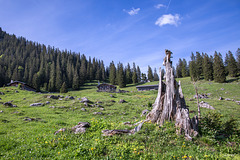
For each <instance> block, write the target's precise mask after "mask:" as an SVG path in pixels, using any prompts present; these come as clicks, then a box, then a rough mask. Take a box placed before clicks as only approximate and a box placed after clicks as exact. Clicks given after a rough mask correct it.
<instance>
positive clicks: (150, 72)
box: [148, 66, 153, 81]
mask: <svg viewBox="0 0 240 160" xmlns="http://www.w3.org/2000/svg"><path fill="white" fill-rule="evenodd" d="M148 80H150V81H153V73H152V68H151V67H150V66H148Z"/></svg>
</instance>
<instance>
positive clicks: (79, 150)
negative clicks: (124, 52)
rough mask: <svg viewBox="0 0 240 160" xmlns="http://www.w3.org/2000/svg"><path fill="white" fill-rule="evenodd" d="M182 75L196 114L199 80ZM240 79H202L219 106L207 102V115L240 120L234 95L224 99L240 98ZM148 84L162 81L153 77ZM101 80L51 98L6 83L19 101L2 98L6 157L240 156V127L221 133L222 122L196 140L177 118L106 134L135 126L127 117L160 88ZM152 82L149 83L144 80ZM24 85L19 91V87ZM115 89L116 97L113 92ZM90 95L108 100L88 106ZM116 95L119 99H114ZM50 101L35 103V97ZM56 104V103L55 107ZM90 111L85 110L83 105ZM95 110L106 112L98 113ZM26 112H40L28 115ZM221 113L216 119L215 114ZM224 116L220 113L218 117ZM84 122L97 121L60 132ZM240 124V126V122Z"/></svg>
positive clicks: (0, 124)
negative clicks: (107, 87) (102, 87)
mask: <svg viewBox="0 0 240 160" xmlns="http://www.w3.org/2000/svg"><path fill="white" fill-rule="evenodd" d="M178 80H180V81H181V84H182V89H183V93H184V96H185V100H186V104H187V105H188V107H189V110H190V113H191V117H192V116H193V115H195V114H197V104H196V100H195V99H193V96H194V94H195V90H194V86H193V84H192V83H191V81H190V78H181V79H178ZM239 81H240V80H239V79H229V80H228V83H223V84H218V83H214V82H207V81H198V82H197V84H196V86H197V87H198V91H199V93H204V94H208V95H209V99H203V101H205V102H208V103H209V104H210V105H212V106H213V107H214V108H215V109H216V110H215V111H209V110H208V109H205V108H201V112H202V117H207V116H209V115H211V116H212V117H213V118H212V117H211V116H210V119H211V118H212V119H213V120H212V121H213V122H214V123H215V122H216V123H218V124H221V125H220V127H224V126H228V125H227V124H228V123H225V122H227V121H229V120H230V119H231V118H234V119H236V123H237V124H236V125H239V124H240V114H239V113H240V105H238V104H237V103H236V102H234V101H226V100H222V101H220V100H218V99H219V97H220V96H221V97H223V98H230V99H234V100H236V101H240V82H239ZM147 84H158V82H151V83H147ZM96 85H97V83H87V84H86V85H85V86H84V87H82V89H81V90H80V91H71V92H68V93H66V94H60V93H54V94H53V95H62V96H65V97H66V96H73V97H75V99H73V100H70V99H65V98H62V100H56V99H48V98H47V95H51V94H52V93H51V94H50V93H45V94H41V93H34V92H28V91H23V90H19V89H18V88H15V87H5V88H0V92H3V93H4V95H0V98H1V100H0V102H1V103H3V102H7V101H13V102H12V103H13V104H14V105H17V107H16V108H13V107H5V106H3V105H2V104H0V111H1V110H2V111H3V112H1V113H0V158H1V159H240V148H239V143H240V140H239V131H237V133H236V130H235V131H234V133H232V134H231V135H230V136H229V137H228V138H216V131H215V129H216V128H214V127H213V128H212V129H211V128H210V129H209V128H207V130H206V128H205V130H204V129H203V131H202V132H203V133H202V135H201V136H199V137H197V138H194V140H193V141H186V140H185V138H184V137H183V136H177V135H176V134H175V128H174V124H173V123H171V122H167V123H166V124H165V125H164V126H162V127H160V128H159V127H158V126H157V125H156V124H151V123H145V124H144V125H143V128H142V130H141V131H140V132H137V133H136V134H134V135H122V136H112V137H105V136H102V133H101V131H102V130H104V129H126V128H127V129H132V128H133V127H130V126H126V125H124V124H123V122H127V121H129V122H131V123H135V122H139V121H141V120H144V119H145V117H144V116H143V117H141V113H142V111H143V110H144V109H148V110H151V108H152V107H151V104H152V103H154V101H155V98H156V96H157V91H144V92H138V91H137V90H136V85H129V86H127V87H126V88H124V90H127V91H130V92H128V93H104V92H102V93H99V92H96V90H97V88H96ZM144 85H146V84H144ZM16 90H18V91H19V93H16V92H15V91H16ZM110 94H112V95H113V97H110ZM82 97H87V98H88V99H89V100H90V101H91V104H96V102H98V101H101V102H103V103H102V104H100V105H102V107H103V108H104V110H103V111H102V110H100V108H99V107H91V106H88V107H86V106H84V104H83V103H80V102H79V101H80V100H78V98H82ZM120 99H124V100H125V101H126V103H119V100H120ZM112 100H114V101H115V102H112ZM46 101H49V102H50V104H45V105H43V106H38V107H31V106H30V104H32V103H37V102H40V103H46ZM50 106H54V107H55V108H50ZM83 107H84V108H85V109H86V111H82V110H81V108H83ZM93 112H102V113H103V114H102V115H94V114H93ZM26 117H29V118H35V120H34V121H25V120H24V119H26ZM214 117H215V119H214ZM218 118H219V119H218ZM78 122H89V123H90V124H91V127H90V128H89V129H88V130H87V132H86V133H84V134H73V133H71V132H70V131H67V132H63V133H60V134H57V135H54V132H55V131H57V130H59V129H60V128H71V127H73V126H75V125H77V124H78ZM237 127H238V129H239V126H237Z"/></svg>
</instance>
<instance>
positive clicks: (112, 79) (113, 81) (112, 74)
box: [109, 61, 116, 85]
mask: <svg viewBox="0 0 240 160" xmlns="http://www.w3.org/2000/svg"><path fill="white" fill-rule="evenodd" d="M109 81H110V83H111V84H113V85H114V84H116V67H115V65H114V62H113V61H112V62H111V63H110V73H109Z"/></svg>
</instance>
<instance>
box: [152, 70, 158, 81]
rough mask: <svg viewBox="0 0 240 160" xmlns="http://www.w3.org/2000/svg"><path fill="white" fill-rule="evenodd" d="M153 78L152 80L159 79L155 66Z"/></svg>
mask: <svg viewBox="0 0 240 160" xmlns="http://www.w3.org/2000/svg"><path fill="white" fill-rule="evenodd" d="M153 80H154V81H159V76H158V74H157V69H156V68H154V74H153Z"/></svg>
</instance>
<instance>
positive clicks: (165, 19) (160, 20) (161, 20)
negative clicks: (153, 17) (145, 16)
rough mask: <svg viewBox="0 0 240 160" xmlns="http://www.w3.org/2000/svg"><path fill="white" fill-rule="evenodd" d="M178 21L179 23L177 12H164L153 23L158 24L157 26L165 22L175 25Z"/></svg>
mask: <svg viewBox="0 0 240 160" xmlns="http://www.w3.org/2000/svg"><path fill="white" fill-rule="evenodd" d="M179 23H180V15H179V14H175V15H172V14H165V15H162V16H161V17H159V18H158V19H157V21H156V22H155V25H158V26H159V27H161V26H163V25H167V24H169V25H175V26H177V25H178V24H179Z"/></svg>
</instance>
